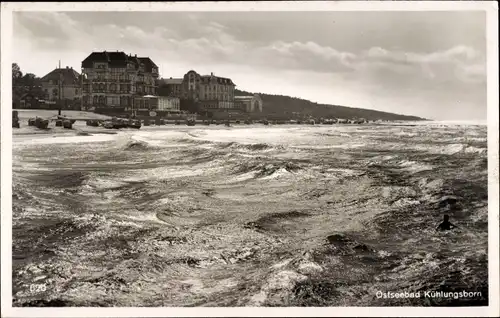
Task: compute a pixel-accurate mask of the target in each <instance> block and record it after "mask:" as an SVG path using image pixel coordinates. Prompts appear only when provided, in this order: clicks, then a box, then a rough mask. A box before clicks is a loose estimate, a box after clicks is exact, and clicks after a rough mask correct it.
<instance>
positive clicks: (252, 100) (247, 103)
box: [234, 94, 262, 113]
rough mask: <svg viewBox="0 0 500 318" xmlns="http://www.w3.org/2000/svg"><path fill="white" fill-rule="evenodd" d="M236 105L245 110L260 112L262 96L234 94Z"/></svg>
mask: <svg viewBox="0 0 500 318" xmlns="http://www.w3.org/2000/svg"><path fill="white" fill-rule="evenodd" d="M234 103H235V104H236V107H237V108H239V109H241V110H243V111H245V112H247V113H253V112H262V98H260V96H259V95H258V94H255V95H253V96H235V97H234Z"/></svg>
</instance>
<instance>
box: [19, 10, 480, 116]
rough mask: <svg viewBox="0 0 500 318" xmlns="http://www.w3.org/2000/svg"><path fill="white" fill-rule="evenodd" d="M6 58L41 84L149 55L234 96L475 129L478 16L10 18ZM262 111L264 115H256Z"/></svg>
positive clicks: (172, 72)
mask: <svg viewBox="0 0 500 318" xmlns="http://www.w3.org/2000/svg"><path fill="white" fill-rule="evenodd" d="M13 18H14V29H13V32H14V33H13V40H12V41H13V52H12V53H13V54H12V55H13V58H14V62H17V63H18V64H19V66H20V67H21V70H22V71H23V73H34V74H36V75H37V76H43V75H45V74H47V73H48V72H50V71H51V70H53V69H54V68H56V67H57V65H58V63H59V60H60V61H61V65H62V66H63V67H65V66H71V67H73V68H74V69H76V70H77V71H79V70H80V69H81V62H82V61H83V60H84V59H85V58H86V57H87V56H88V55H89V54H90V53H91V52H93V51H104V50H106V51H118V50H119V51H124V52H126V53H130V54H137V55H138V56H149V57H150V58H151V59H152V60H153V61H154V62H155V63H156V64H157V65H158V66H159V68H160V75H161V76H162V77H164V78H168V77H174V78H175V77H182V76H183V75H184V74H185V73H187V72H188V71H189V70H195V71H197V72H198V73H201V74H210V73H211V72H213V73H214V74H215V75H219V76H223V77H229V78H231V79H232V80H233V82H234V83H235V84H236V85H237V88H238V89H241V90H246V91H250V92H262V93H269V94H281V95H288V96H294V97H300V98H304V99H308V100H311V101H314V102H318V103H325V104H334V105H344V106H349V107H359V108H367V109H376V110H381V111H387V112H393V113H398V114H406V115H416V116H420V117H424V118H429V119H435V120H485V119H486V113H487V106H486V14H485V13H484V12H481V11H454V12H452V11H435V12H430V11H426V12H424V11H420V12H419V11H400V12H395V11H385V12H384V11H365V12H362V11H346V12H339V11H337V12H335V11H331V12H327V11H316V12H314V11H311V12H283V11H275V12H251V11H247V12H15V13H14V17H13ZM264 106H265V105H264Z"/></svg>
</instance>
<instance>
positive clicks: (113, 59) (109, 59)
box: [82, 51, 158, 72]
mask: <svg viewBox="0 0 500 318" xmlns="http://www.w3.org/2000/svg"><path fill="white" fill-rule="evenodd" d="M94 62H103V63H108V66H109V67H112V68H113V67H120V68H123V67H127V64H128V63H130V62H132V63H134V65H135V68H136V69H139V65H140V64H141V63H143V64H144V70H145V71H146V72H151V71H152V68H153V67H156V68H158V66H157V65H156V64H155V63H154V62H153V61H152V60H151V59H150V58H149V57H139V58H138V57H137V54H136V55H134V56H132V54H128V55H127V54H126V53H125V52H120V51H116V52H107V51H103V52H92V53H91V54H90V55H89V56H87V58H85V59H84V60H83V61H82V67H83V68H92V67H93V66H94V65H93V64H94Z"/></svg>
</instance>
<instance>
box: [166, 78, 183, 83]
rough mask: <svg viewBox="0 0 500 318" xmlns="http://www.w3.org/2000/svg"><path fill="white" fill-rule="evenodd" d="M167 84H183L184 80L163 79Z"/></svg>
mask: <svg viewBox="0 0 500 318" xmlns="http://www.w3.org/2000/svg"><path fill="white" fill-rule="evenodd" d="M162 80H163V83H165V84H182V81H183V80H184V79H182V78H164V79H162Z"/></svg>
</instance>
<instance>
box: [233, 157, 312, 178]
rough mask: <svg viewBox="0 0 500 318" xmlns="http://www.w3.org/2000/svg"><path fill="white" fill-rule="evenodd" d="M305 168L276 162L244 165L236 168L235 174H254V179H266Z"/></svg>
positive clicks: (286, 162) (290, 163) (284, 162)
mask: <svg viewBox="0 0 500 318" xmlns="http://www.w3.org/2000/svg"><path fill="white" fill-rule="evenodd" d="M302 169H303V167H301V166H299V165H297V164H295V163H293V162H290V161H283V162H274V163H243V164H239V165H238V166H237V167H236V168H235V174H247V173H253V174H254V178H264V177H271V176H278V175H280V174H286V173H297V172H299V171H300V170H302Z"/></svg>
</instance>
